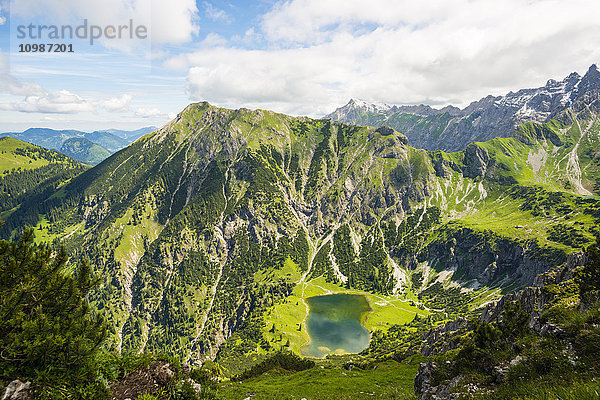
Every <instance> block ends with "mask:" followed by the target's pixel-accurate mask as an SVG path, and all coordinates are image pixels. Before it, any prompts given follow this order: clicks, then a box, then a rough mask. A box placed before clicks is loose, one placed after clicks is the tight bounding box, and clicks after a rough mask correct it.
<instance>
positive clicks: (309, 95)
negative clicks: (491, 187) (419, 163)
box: [0, 0, 600, 132]
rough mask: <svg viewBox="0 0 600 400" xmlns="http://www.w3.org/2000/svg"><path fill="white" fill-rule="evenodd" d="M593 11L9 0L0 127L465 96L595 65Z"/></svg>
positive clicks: (507, 5) (116, 123)
mask: <svg viewBox="0 0 600 400" xmlns="http://www.w3.org/2000/svg"><path fill="white" fill-rule="evenodd" d="M598 15H600V2H599V1H598V0H572V1H569V2H566V1H564V0H503V1H497V0H444V1H443V0H423V1H414V0H412V1H404V0H369V1H356V0H284V1H278V0H257V1H253V2H252V1H241V0H230V1H227V0H223V1H221V0H199V1H196V0H168V1H167V0H0V132H5V131H21V130H24V129H27V128H30V127H50V128H55V129H81V130H97V129H109V128H117V129H136V128H140V127H144V126H150V125H155V126H161V125H163V124H165V123H166V122H168V121H169V120H170V119H172V118H174V117H175V115H176V114H177V113H178V112H180V111H181V110H182V109H183V108H184V107H185V106H186V105H187V104H189V103H191V102H196V101H208V102H210V103H211V104H214V105H217V106H222V107H227V108H240V107H246V108H262V109H271V110H275V111H278V112H282V113H286V114H291V115H308V116H311V117H321V116H323V115H325V114H328V113H330V112H332V111H333V110H335V109H336V108H337V107H340V106H343V105H344V104H346V103H347V102H348V100H349V99H350V98H359V99H363V100H366V101H369V102H376V103H388V104H398V105H400V104H421V103H422V104H428V105H431V106H434V107H442V106H445V105H448V104H452V105H455V106H459V107H464V106H466V105H468V104H469V103H470V102H472V101H475V100H478V99H480V98H482V97H485V96H486V95H489V94H492V95H503V94H506V93H508V92H509V91H516V90H518V89H521V88H529V87H539V86H542V85H544V84H545V83H546V81H547V80H548V79H557V80H561V79H563V78H564V77H566V76H567V75H568V74H569V73H571V72H578V73H580V74H584V73H585V72H586V71H587V69H588V67H589V66H590V65H591V64H594V63H597V64H600V24H599V23H598ZM92 25H93V26H95V27H97V29H98V30H102V37H98V38H95V39H94V40H93V41H92V43H91V41H90V35H91V32H92V30H91V26H92ZM52 26H54V27H56V29H57V32H58V34H57V33H56V32H55V36H53V37H51V35H50V30H51V29H52V28H51V27H52ZM63 26H67V28H63ZM81 26H83V28H82V29H81V30H80V33H81V35H80V36H82V37H83V36H85V37H83V38H77V37H73V38H71V37H69V35H68V34H69V27H70V29H73V30H76V28H77V27H81ZM123 26H127V27H126V28H123ZM29 27H31V29H29ZM44 27H45V28H44ZM119 27H121V37H120V38H119V37H109V36H116V35H117V34H116V32H118V30H119ZM139 27H141V28H140V29H141V31H137V32H142V33H143V32H146V34H140V35H128V33H129V32H130V31H132V32H131V33H133V31H134V30H136V29H138V28H139ZM132 28H133V29H132ZM39 29H41V31H40V30H39ZM61 29H62V31H61ZM23 33H25V35H23ZM83 33H85V35H84V34H83ZM38 34H41V36H42V37H41V38H40V37H38ZM59 34H64V37H60V35H59ZM56 35H58V36H59V37H57V36H56ZM40 44H45V45H46V51H44V52H27V51H23V52H21V51H20V50H27V47H26V46H27V45H38V46H39V45H40ZM49 44H52V45H53V48H54V49H56V47H55V46H57V45H64V46H65V50H66V49H68V47H66V46H68V45H71V48H72V50H73V51H72V52H49V51H47V50H48V48H49V46H48V45H49ZM58 48H59V49H61V47H60V46H59V47H58Z"/></svg>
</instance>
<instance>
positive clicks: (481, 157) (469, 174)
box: [463, 143, 490, 178]
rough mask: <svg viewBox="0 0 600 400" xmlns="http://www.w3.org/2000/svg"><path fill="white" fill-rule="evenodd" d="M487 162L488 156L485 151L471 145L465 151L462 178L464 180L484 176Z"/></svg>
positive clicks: (488, 160)
mask: <svg viewBox="0 0 600 400" xmlns="http://www.w3.org/2000/svg"><path fill="white" fill-rule="evenodd" d="M489 162H490V156H489V154H488V152H487V150H486V149H484V148H482V147H480V146H477V145H476V144H473V143H471V144H470V145H468V146H467V148H466V149H465V159H464V164H465V168H464V169H463V176H464V177H465V178H477V177H483V176H485V173H486V171H487V168H488V164H489Z"/></svg>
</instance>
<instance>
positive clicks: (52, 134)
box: [0, 126, 156, 165]
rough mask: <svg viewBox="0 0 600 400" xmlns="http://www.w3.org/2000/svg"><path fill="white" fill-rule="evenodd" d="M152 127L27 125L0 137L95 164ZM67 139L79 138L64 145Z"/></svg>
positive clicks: (148, 131)
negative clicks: (92, 128)
mask: <svg viewBox="0 0 600 400" xmlns="http://www.w3.org/2000/svg"><path fill="white" fill-rule="evenodd" d="M155 129H156V127H154V126H149V127H145V128H140V129H136V130H132V131H124V130H117V129H109V130H102V131H93V132H83V131H78V130H72V129H69V130H55V129H50V128H30V129H27V130H25V131H23V132H5V133H0V137H4V136H10V137H13V138H15V139H19V140H23V141H25V142H28V143H32V144H36V145H38V146H42V147H45V148H47V149H51V150H57V151H60V152H62V153H63V154H65V155H67V156H69V157H72V158H74V159H76V160H78V161H81V162H84V163H88V164H92V165H95V164H98V163H99V162H100V161H102V160H104V159H105V158H106V157H108V156H109V155H110V154H112V153H114V152H116V151H118V150H120V149H122V148H124V147H126V146H128V145H129V144H130V143H131V142H133V141H134V140H136V139H138V138H139V137H141V136H143V135H145V134H147V133H150V132H152V131H154V130H155ZM69 139H78V140H76V141H73V140H71V141H70V142H69V143H67V145H66V146H64V145H65V142H67V141H69ZM94 145H95V146H94Z"/></svg>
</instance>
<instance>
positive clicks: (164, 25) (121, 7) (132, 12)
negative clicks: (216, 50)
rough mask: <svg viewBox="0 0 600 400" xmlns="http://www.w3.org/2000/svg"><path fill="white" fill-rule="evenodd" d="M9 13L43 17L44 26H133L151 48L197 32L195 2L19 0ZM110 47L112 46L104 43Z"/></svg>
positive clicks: (191, 0)
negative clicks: (146, 35) (144, 30)
mask: <svg viewBox="0 0 600 400" xmlns="http://www.w3.org/2000/svg"><path fill="white" fill-rule="evenodd" d="M11 13H13V14H14V15H18V16H20V17H22V18H24V19H30V18H33V17H43V18H44V19H45V21H46V22H47V24H64V23H81V22H82V21H83V20H84V19H88V20H89V24H95V25H99V26H107V25H120V24H125V23H128V22H129V19H132V20H133V21H134V24H135V25H136V26H137V25H145V26H146V27H148V28H149V31H150V37H151V39H152V43H153V44H163V43H184V42H187V41H190V40H191V39H192V35H193V34H194V33H196V32H197V31H198V27H197V25H196V21H195V20H196V18H197V13H198V9H197V7H196V2H195V0H170V1H164V0H151V1H148V0H131V1H124V0H103V1H96V0H94V1H91V0H83V1H82V0H19V1H15V2H13V4H12V8H11ZM105 44H107V45H109V46H111V47H119V45H118V44H117V43H116V42H113V41H110V40H105Z"/></svg>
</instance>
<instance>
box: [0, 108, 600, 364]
mask: <svg viewBox="0 0 600 400" xmlns="http://www.w3.org/2000/svg"><path fill="white" fill-rule="evenodd" d="M595 104H596V103H594V102H593V99H592V100H589V101H585V102H583V101H581V102H579V103H577V104H574V106H573V107H572V108H570V109H569V110H568V112H566V113H564V114H563V115H561V116H560V118H559V119H557V120H555V121H551V122H549V123H547V124H544V125H537V124H529V125H524V126H522V127H521V128H520V129H519V131H518V132H517V134H516V135H515V136H514V137H512V138H505V139H496V140H492V141H489V142H484V143H474V144H472V145H470V146H469V147H467V149H465V150H464V151H461V152H457V153H443V152H439V151H438V152H427V151H424V150H418V149H414V148H411V147H410V146H408V145H407V141H406V138H405V137H404V136H403V135H401V134H399V133H398V132H396V131H394V130H392V129H390V128H385V127H383V128H378V129H375V128H369V127H358V126H353V125H348V124H344V123H339V122H333V121H329V120H313V119H309V118H294V117H289V116H285V115H281V114H276V113H273V112H268V111H262V110H256V111H251V110H247V109H240V110H226V109H220V108H217V107H213V106H211V105H209V104H207V103H198V104H192V105H190V106H188V107H187V108H186V109H185V110H184V111H183V112H182V113H180V114H179V115H178V116H177V118H175V119H174V120H173V121H172V122H170V123H169V124H167V125H166V126H164V127H163V128H161V129H159V130H157V131H155V132H153V133H152V134H149V135H146V136H144V137H142V138H141V139H139V140H138V141H136V142H134V143H133V144H132V145H130V146H129V147H127V148H125V149H123V150H121V151H119V152H117V153H115V154H113V155H112V156H111V157H109V158H108V159H106V160H105V161H104V162H102V163H100V164H99V165H98V166H96V167H94V168H92V169H90V170H88V171H85V172H84V173H82V174H81V175H79V176H77V177H76V178H74V179H72V180H71V181H70V182H69V183H68V184H67V185H64V186H63V187H61V188H60V189H59V190H58V191H56V192H54V193H53V194H51V195H48V196H47V197H45V198H39V199H38V201H37V204H36V205H35V206H32V207H31V208H30V209H29V210H27V212H22V213H19V214H17V213H15V214H13V215H11V216H10V217H9V218H8V219H7V225H6V227H5V228H4V230H3V233H4V235H8V234H9V233H10V230H11V229H13V228H14V227H15V226H19V224H22V223H24V222H29V223H31V221H34V222H33V224H34V225H36V233H37V234H38V235H39V237H44V238H45V239H46V240H54V239H56V240H59V241H62V242H63V243H64V244H65V245H66V246H67V248H68V249H69V250H70V251H71V252H72V253H73V254H74V255H75V256H76V257H86V258H89V259H91V261H92V264H93V265H95V266H96V268H97V270H96V271H95V272H96V273H97V274H99V275H100V276H103V277H104V278H105V281H104V284H103V285H102V287H101V288H100V290H99V291H97V292H96V293H95V295H94V296H93V301H94V304H95V306H96V307H98V308H100V309H102V310H104V312H105V313H106V315H107V316H108V317H109V320H110V323H111V327H112V328H111V329H112V340H113V344H114V346H115V347H116V348H117V349H122V350H127V349H135V350H142V349H143V350H151V351H158V350H161V351H167V352H171V353H177V354H180V355H181V354H183V355H184V358H186V359H188V360H190V361H198V360H203V359H207V358H211V359H212V358H215V359H216V360H217V361H219V362H221V363H222V365H224V366H225V367H226V369H227V370H228V371H229V373H231V374H234V373H238V372H240V371H239V370H240V369H243V368H245V367H248V366H250V365H252V363H256V362H257V361H260V360H261V359H262V358H264V357H265V356H266V355H267V354H269V353H271V352H273V351H276V350H279V349H282V348H287V347H289V348H291V349H292V350H293V351H296V352H300V351H301V348H302V347H303V346H304V344H305V343H306V341H307V336H306V333H305V331H306V329H305V327H304V328H303V326H302V321H303V320H304V318H305V316H306V313H307V307H306V305H305V303H304V298H306V297H309V296H312V295H316V294H323V293H331V292H350V293H364V294H367V295H368V298H369V300H370V303H371V306H372V308H373V309H374V312H373V313H372V314H371V316H370V317H369V318H370V319H369V320H367V325H368V327H369V329H371V330H373V331H376V330H377V331H380V332H387V331H388V330H389V329H391V328H392V327H393V326H396V327H397V326H401V325H402V324H406V323H409V322H410V321H412V320H413V319H414V317H415V315H419V316H420V317H422V318H425V317H429V320H430V321H431V322H432V323H433V322H434V321H442V320H444V319H448V318H451V317H452V316H453V315H459V314H460V315H463V314H465V313H469V312H471V311H472V310H473V309H474V308H476V307H478V306H479V305H481V304H484V303H486V302H488V301H490V300H492V299H495V298H498V296H499V295H500V293H501V292H502V291H510V290H514V289H515V288H518V287H521V286H523V285H526V284H529V283H531V282H532V281H533V278H534V277H535V276H536V275H537V274H538V273H540V272H543V271H545V270H547V269H548V268H550V267H551V266H553V265H557V264H560V263H562V262H564V260H565V259H566V257H567V255H568V254H569V253H572V252H574V251H577V250H578V249H580V248H581V247H582V246H584V245H585V244H587V243H589V242H590V241H591V240H592V237H593V232H594V231H595V229H596V226H597V223H598V219H599V217H600V214H599V210H600V202H599V201H598V199H597V198H596V197H594V196H595V195H597V194H598V188H597V185H596V183H595V182H596V179H597V176H598V175H597V174H598V154H597V153H595V150H594V149H596V148H598V147H597V142H598V130H599V125H598V120H597V113H598V109H597V106H595ZM565 232H566V235H565V234H564V233H565ZM297 324H300V329H298V325H297ZM394 329H398V328H394Z"/></svg>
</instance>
